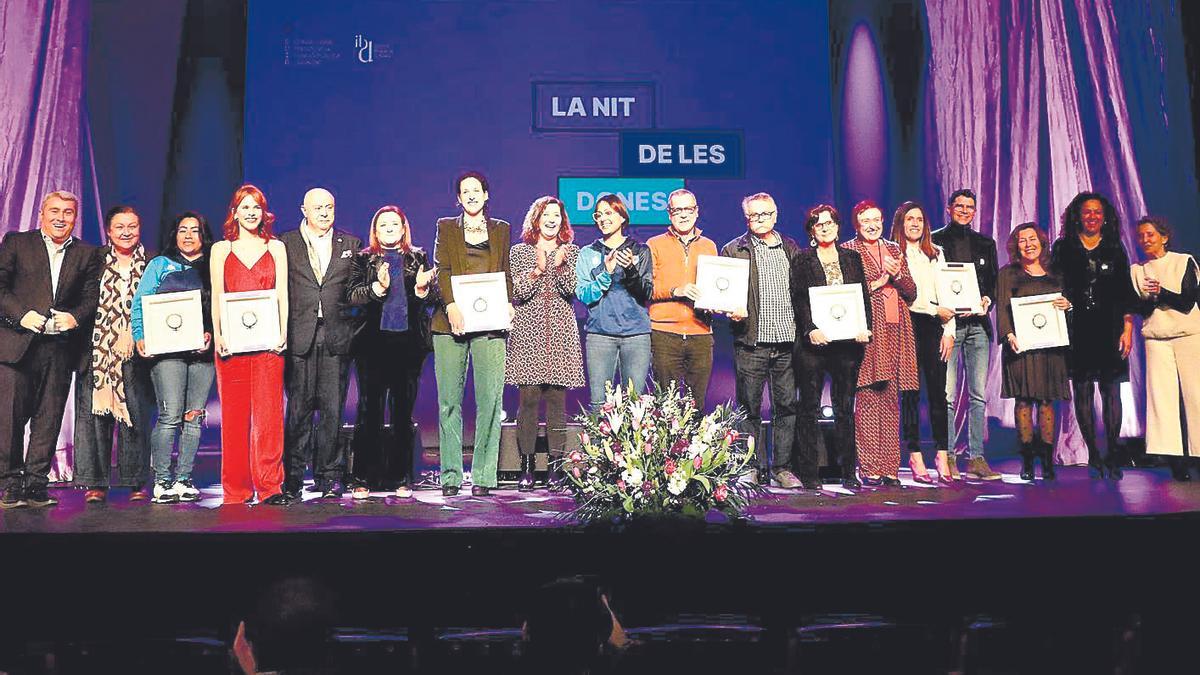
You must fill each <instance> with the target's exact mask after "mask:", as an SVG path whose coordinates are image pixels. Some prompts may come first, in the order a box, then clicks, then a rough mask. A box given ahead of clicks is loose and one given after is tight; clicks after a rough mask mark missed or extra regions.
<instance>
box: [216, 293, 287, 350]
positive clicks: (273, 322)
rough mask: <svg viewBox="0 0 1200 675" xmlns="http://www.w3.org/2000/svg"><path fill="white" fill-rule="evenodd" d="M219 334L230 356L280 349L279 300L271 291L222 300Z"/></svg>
mask: <svg viewBox="0 0 1200 675" xmlns="http://www.w3.org/2000/svg"><path fill="white" fill-rule="evenodd" d="M221 334H222V336H223V337H224V338H225V347H226V349H228V350H229V352H230V353H231V354H244V353H246V352H261V351H267V350H273V349H276V348H278V347H279V342H280V338H281V337H282V336H281V335H280V332H279V297H278V295H277V294H276V292H275V289H274V288H270V289H266V290H262V291H238V292H234V293H225V294H223V295H222V296H221Z"/></svg>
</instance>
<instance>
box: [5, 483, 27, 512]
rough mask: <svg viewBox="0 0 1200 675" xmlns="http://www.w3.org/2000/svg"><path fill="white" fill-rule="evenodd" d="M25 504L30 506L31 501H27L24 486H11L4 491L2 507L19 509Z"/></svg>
mask: <svg viewBox="0 0 1200 675" xmlns="http://www.w3.org/2000/svg"><path fill="white" fill-rule="evenodd" d="M23 506H29V502H27V501H25V490H24V489H23V488H19V487H10V488H8V489H7V490H5V491H4V496H3V497H0V509H18V508H21V507H23Z"/></svg>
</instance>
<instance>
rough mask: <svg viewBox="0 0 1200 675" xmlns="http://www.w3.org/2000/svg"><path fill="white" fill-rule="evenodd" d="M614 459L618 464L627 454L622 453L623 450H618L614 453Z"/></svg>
mask: <svg viewBox="0 0 1200 675" xmlns="http://www.w3.org/2000/svg"><path fill="white" fill-rule="evenodd" d="M613 461H614V462H616V463H617V464H620V463H621V462H624V461H625V456H624V455H622V454H621V452H620V451H619V450H618V451H617V452H614V453H613Z"/></svg>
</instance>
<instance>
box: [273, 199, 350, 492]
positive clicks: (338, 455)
mask: <svg viewBox="0 0 1200 675" xmlns="http://www.w3.org/2000/svg"><path fill="white" fill-rule="evenodd" d="M300 212H301V213H302V214H304V220H302V221H301V222H300V227H299V228H297V229H295V230H292V231H290V232H284V233H283V234H282V235H280V237H279V238H280V239H282V240H283V243H284V246H286V247H287V259H288V351H287V364H286V366H285V370H284V382H285V383H286V386H287V395H288V403H287V422H286V423H285V427H284V440H283V463H284V471H285V473H286V477H285V479H284V485H283V488H284V491H285V492H286V493H287V494H288V495H289V496H290V497H291V498H292V499H293V500H295V499H298V498H299V496H300V488H301V485H302V484H303V482H304V464H305V462H306V461H307V460H309V459H310V458H311V462H312V469H313V481H314V483H315V485H314V488H315V489H316V491H317V492H319V493H321V496H322V497H324V498H329V499H336V498H339V497H341V496H342V492H343V490H344V487H343V481H344V477H343V473H344V471H345V459H346V458H345V456H344V455H343V453H342V452H341V451H340V446H339V445H338V429H339V428H340V427H341V424H342V408H343V406H344V405H345V402H346V384H347V381H348V377H349V373H350V342H351V339H352V338H353V336H354V317H353V313H352V310H351V308H350V307H349V305H348V304H347V303H346V285H347V284H348V283H349V281H350V269H351V266H352V263H353V261H354V254H355V253H357V252H358V251H359V250H361V249H362V240H360V239H359V238H358V237H355V236H352V235H350V234H347V233H346V232H342V231H341V230H335V229H334V227H333V221H334V200H333V195H332V194H330V192H329V191H328V190H325V189H322V188H313V189H312V190H309V191H308V192H307V193H305V195H304V204H303V205H302V206H301V207H300ZM314 412H315V413H317V414H318V419H317V422H316V424H315V425H314V424H313V413H314ZM314 445H315V448H314V447H313V446H314Z"/></svg>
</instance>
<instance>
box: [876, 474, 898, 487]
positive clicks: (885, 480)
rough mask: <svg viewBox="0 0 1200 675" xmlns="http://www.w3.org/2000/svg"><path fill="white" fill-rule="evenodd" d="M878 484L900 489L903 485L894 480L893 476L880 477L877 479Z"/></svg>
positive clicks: (896, 479)
mask: <svg viewBox="0 0 1200 675" xmlns="http://www.w3.org/2000/svg"><path fill="white" fill-rule="evenodd" d="M879 482H880V483H881V484H882V485H883V486H884V487H902V486H903V485H904V484H903V483H901V482H900V479H899V478H896V477H895V476H881V477H880V478H879Z"/></svg>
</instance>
